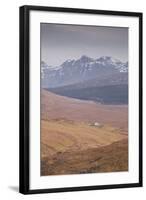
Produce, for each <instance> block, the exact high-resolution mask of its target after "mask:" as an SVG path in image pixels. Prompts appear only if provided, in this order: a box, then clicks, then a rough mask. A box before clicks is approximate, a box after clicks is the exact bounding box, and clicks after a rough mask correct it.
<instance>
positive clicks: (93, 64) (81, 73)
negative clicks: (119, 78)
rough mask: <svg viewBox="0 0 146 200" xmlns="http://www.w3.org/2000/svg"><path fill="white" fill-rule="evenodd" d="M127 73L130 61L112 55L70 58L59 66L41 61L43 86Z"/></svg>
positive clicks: (62, 84) (57, 85) (61, 84)
mask: <svg viewBox="0 0 146 200" xmlns="http://www.w3.org/2000/svg"><path fill="white" fill-rule="evenodd" d="M125 72H126V73H127V72H128V62H126V63H124V62H121V61H120V60H118V59H115V58H112V57H110V56H101V57H99V58H97V59H93V58H90V57H88V56H86V55H83V56H81V57H80V58H79V59H76V60H75V59H68V60H66V61H65V62H63V63H62V64H61V65H59V66H55V67H53V66H48V65H47V64H46V63H45V62H43V61H42V62H41V74H42V75H41V77H42V85H43V86H42V87H47V88H48V87H59V86H64V85H69V84H74V83H78V82H82V81H86V80H90V79H94V78H98V77H102V76H103V75H111V74H113V73H125Z"/></svg>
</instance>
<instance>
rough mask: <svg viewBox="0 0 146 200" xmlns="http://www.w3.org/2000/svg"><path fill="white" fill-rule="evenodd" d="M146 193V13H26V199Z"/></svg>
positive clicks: (22, 185) (23, 83)
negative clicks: (145, 55)
mask: <svg viewBox="0 0 146 200" xmlns="http://www.w3.org/2000/svg"><path fill="white" fill-rule="evenodd" d="M140 186H142V13H136V12H121V11H104V10H89V9H75V8H56V7H41V6H22V7H20V192H21V193H23V194H33V193H45V192H47V193H49V192H65V191H79V190H97V189H108V188H109V189H110V188H124V187H125V188H126V187H140Z"/></svg>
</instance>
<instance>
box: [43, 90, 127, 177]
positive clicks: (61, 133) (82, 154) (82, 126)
mask: <svg viewBox="0 0 146 200" xmlns="http://www.w3.org/2000/svg"><path fill="white" fill-rule="evenodd" d="M41 119H42V120H41V175H56V174H77V173H92V172H115V171H127V170H128V135H127V129H128V107H127V106H110V105H101V104H96V103H94V102H92V101H81V100H76V99H71V98H68V97H62V96H59V95H55V94H53V93H50V92H47V91H45V90H42V93H41ZM94 122H98V123H100V124H101V125H102V126H100V127H96V126H92V125H91V123H92V124H94Z"/></svg>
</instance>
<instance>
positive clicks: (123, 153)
mask: <svg viewBox="0 0 146 200" xmlns="http://www.w3.org/2000/svg"><path fill="white" fill-rule="evenodd" d="M127 170H128V142H127V139H125V140H121V141H118V142H114V143H113V144H110V145H108V146H105V147H101V148H90V149H87V150H82V151H73V152H65V153H58V154H56V155H54V156H53V157H52V158H51V159H48V158H47V157H46V158H45V157H44V158H43V159H42V164H41V175H57V174H79V173H98V172H118V171H127Z"/></svg>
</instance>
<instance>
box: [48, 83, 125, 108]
mask: <svg viewBox="0 0 146 200" xmlns="http://www.w3.org/2000/svg"><path fill="white" fill-rule="evenodd" d="M78 85H79V84H78ZM48 90H49V91H51V92H54V93H56V94H59V95H63V96H67V97H72V98H77V99H83V100H92V101H96V102H100V103H102V104H114V105H116V104H128V85H127V84H126V85H125V84H121V85H106V86H101V87H90V86H88V87H87V88H81V87H79V89H78V88H73V86H71V88H70V86H66V87H59V88H50V89H48Z"/></svg>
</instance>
